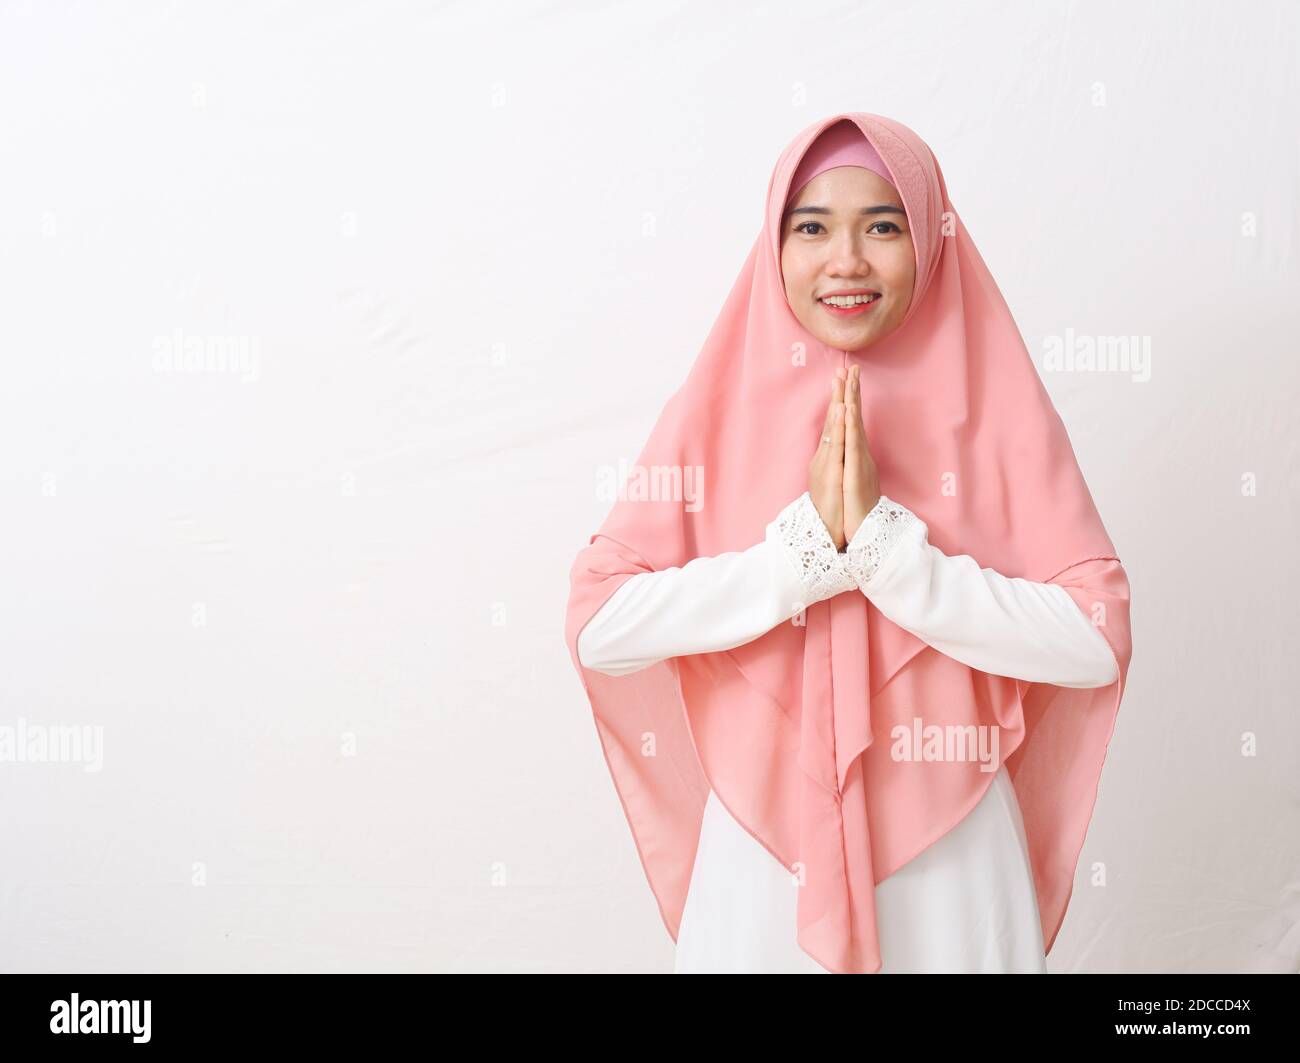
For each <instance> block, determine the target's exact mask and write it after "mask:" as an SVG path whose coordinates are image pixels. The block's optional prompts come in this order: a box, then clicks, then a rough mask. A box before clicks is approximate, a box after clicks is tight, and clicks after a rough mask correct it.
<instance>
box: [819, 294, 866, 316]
mask: <svg viewBox="0 0 1300 1063" xmlns="http://www.w3.org/2000/svg"><path fill="white" fill-rule="evenodd" d="M880 300H881V296H880V294H879V293H876V295H875V297H874V298H873V299H870V300H869V301H867V302H865V303H854V304H853V305H852V306H835V305H834V304H832V303H826V302H823V301H822V300H821V299H818V300H817V305H818V306H820V307H821V308H822V309H823V310H825V311H826V312H827V313H829V314H834V315H835V316H836V317H855V316H857V315H858V314H865V313H866V312H867V311H868V310H870V309H871V308H872V307H873V306H875V305H876V304H877V303H878V302H880Z"/></svg>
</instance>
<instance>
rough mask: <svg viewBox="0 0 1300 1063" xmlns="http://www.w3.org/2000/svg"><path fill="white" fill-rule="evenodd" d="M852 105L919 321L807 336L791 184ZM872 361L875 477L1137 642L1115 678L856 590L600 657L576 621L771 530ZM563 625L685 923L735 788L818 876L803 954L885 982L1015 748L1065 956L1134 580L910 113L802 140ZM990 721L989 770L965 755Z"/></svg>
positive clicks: (616, 770) (803, 884) (662, 893)
mask: <svg viewBox="0 0 1300 1063" xmlns="http://www.w3.org/2000/svg"><path fill="white" fill-rule="evenodd" d="M844 120H847V121H850V122H853V123H854V124H856V125H857V127H858V129H859V130H860V131H861V132H862V134H863V135H864V136H866V137H867V138H868V140H869V142H870V143H871V145H872V146H873V147H874V148H875V149H876V151H877V152H878V153H879V154H880V156H881V158H882V159H884V160H885V162H886V164H887V165H888V167H889V170H890V172H891V174H892V175H893V178H894V180H893V183H894V185H895V187H896V188H897V189H898V191H899V194H900V195H901V197H902V200H903V206H904V208H905V210H906V213H907V217H908V221H909V227H910V229H911V233H912V241H913V246H914V249H915V253H916V282H915V288H914V291H913V296H912V300H911V303H910V305H909V307H908V310H907V313H906V316H905V317H904V319H903V321H902V323H901V324H900V326H899V327H898V328H897V329H895V330H894V331H893V332H891V333H890V334H888V335H887V336H885V337H883V338H882V339H880V340H879V341H877V342H876V343H874V344H873V345H871V346H869V347H867V348H865V349H863V350H861V351H843V350H837V349H834V348H831V347H828V346H826V345H825V344H823V343H822V342H821V341H819V340H818V339H816V337H814V336H813V335H812V334H811V333H810V332H809V331H807V330H806V329H805V328H804V327H803V326H802V325H801V324H800V322H799V321H798V319H797V318H796V317H795V315H794V312H793V311H792V310H791V308H790V305H789V303H788V302H787V301H786V297H785V291H784V284H783V281H782V275H781V246H780V241H781V223H782V217H781V215H782V212H783V208H784V205H785V202H786V196H787V193H788V191H789V189H790V183H791V178H792V175H793V174H794V172H795V170H796V168H797V167H798V165H799V163H800V160H801V159H802V158H803V155H804V153H805V151H806V150H807V149H808V148H809V146H810V145H811V144H812V143H813V142H814V141H815V140H816V139H817V137H818V136H819V135H820V134H821V133H822V132H823V131H824V130H827V129H828V128H830V127H831V126H833V125H834V124H835V123H837V122H839V121H844ZM853 364H857V365H859V366H860V367H861V391H862V415H863V420H864V423H865V427H866V437H867V443H868V447H869V449H870V451H871V455H872V457H873V459H874V460H875V463H876V466H877V469H878V471H879V476H880V490H881V491H882V492H883V493H884V494H886V495H888V496H889V497H890V498H892V499H894V500H896V501H898V502H900V503H902V504H903V505H905V506H907V507H908V508H909V509H911V510H912V511H913V512H914V513H916V514H917V515H918V516H919V517H921V519H923V520H924V521H925V522H926V523H927V525H928V527H929V532H930V542H931V543H932V544H933V545H935V546H937V547H938V548H939V549H941V550H943V551H944V552H945V553H948V554H970V555H971V556H973V557H974V558H975V559H976V560H977V561H978V562H979V564H980V565H981V567H987V568H993V569H995V570H996V571H998V572H1000V573H1002V574H1003V575H1005V576H1010V577H1022V578H1024V579H1026V580H1030V581H1035V582H1042V583H1048V582H1050V583H1055V584H1059V585H1060V586H1062V587H1063V588H1065V590H1066V591H1067V592H1068V593H1069V594H1070V596H1071V597H1072V598H1073V599H1074V601H1075V602H1076V603H1077V604H1078V605H1079V607H1080V608H1081V609H1083V610H1084V611H1085V612H1086V613H1087V614H1088V615H1089V617H1090V618H1091V619H1092V620H1093V622H1094V623H1095V624H1096V625H1097V626H1098V630H1100V631H1101V633H1102V634H1103V635H1104V636H1105V638H1106V640H1107V642H1108V643H1109V645H1110V647H1111V650H1112V651H1113V652H1114V654H1115V658H1116V662H1117V665H1118V678H1117V679H1116V681H1115V682H1114V683H1112V684H1111V685H1110V686H1108V687H1104V688H1095V689H1076V688H1066V687H1060V686H1056V685H1053V684H1047V683H1029V682H1024V681H1021V680H1018V679H1014V678H1009V677H1005V676H997V675H991V674H988V673H985V672H981V671H978V670H976V669H972V668H970V667H968V666H966V665H963V664H960V663H959V662H957V661H955V660H954V659H952V658H950V657H947V656H946V655H944V654H942V653H940V652H938V651H937V650H935V649H933V648H932V647H930V646H927V645H926V644H925V642H923V641H922V640H921V639H919V638H917V637H915V636H914V635H912V634H910V633H909V632H907V631H905V630H903V629H902V628H900V627H898V626H896V625H895V624H893V623H892V622H891V621H890V620H889V619H888V618H887V617H885V616H884V615H883V614H881V613H880V612H879V610H877V609H876V608H875V607H874V606H873V605H872V604H871V602H870V601H869V600H868V598H867V597H866V596H865V595H864V594H862V593H860V592H856V591H855V592H848V593H843V594H839V595H836V596H834V597H832V598H829V599H826V600H823V601H820V602H817V603H815V604H813V605H811V606H809V607H808V608H807V609H806V610H804V611H803V612H802V613H801V614H800V615H798V616H796V617H794V618H793V619H792V621H791V622H789V623H782V624H779V625H778V626H777V627H775V628H773V629H772V630H771V631H769V632H767V633H766V634H764V635H762V636H761V637H759V638H757V639H755V640H753V641H752V642H749V643H746V644H745V645H743V646H738V647H735V648H734V649H730V650H726V651H723V652H716V653H702V654H689V655H683V656H680V657H673V658H669V659H667V660H665V661H661V662H659V663H657V664H654V665H651V666H649V667H647V668H644V669H641V670H640V671H637V672H634V673H631V674H629V675H622V676H617V677H613V676H607V675H604V674H602V673H600V672H596V671H594V670H591V669H588V668H585V667H584V666H583V665H582V663H581V660H580V658H579V656H578V649H577V643H578V635H579V633H580V632H581V630H582V628H583V626H584V625H585V624H586V623H587V621H588V620H590V619H591V617H592V616H594V615H595V614H596V612H597V611H598V610H599V609H600V607H601V606H602V605H603V604H604V602H605V601H606V600H607V599H608V598H609V597H610V595H612V594H613V593H614V591H616V590H617V589H618V587H619V586H621V585H622V584H623V583H624V582H625V581H626V580H628V579H630V578H631V577H632V576H633V575H636V574H637V573H641V572H652V571H662V570H664V569H667V568H671V567H677V566H682V565H684V564H686V563H687V562H688V561H690V560H691V559H692V558H695V557H700V556H711V555H716V554H720V553H724V552H728V551H735V550H744V549H747V548H748V547H750V546H752V545H754V544H755V543H757V542H759V541H760V540H761V539H762V538H763V535H764V530H765V527H766V524H767V522H768V521H770V520H771V519H772V518H773V517H774V516H775V515H776V514H777V513H778V512H779V511H780V510H781V508H782V507H783V506H784V505H785V504H786V503H788V502H789V501H790V500H791V499H793V498H795V497H796V496H798V495H799V494H800V493H801V492H803V491H804V490H806V489H807V486H808V464H809V461H810V459H811V457H812V454H813V451H814V449H815V448H816V446H817V444H818V442H819V440H820V436H821V429H822V423H823V420H824V418H825V414H826V406H827V401H828V398H829V387H830V378H831V376H832V374H833V372H834V371H835V368H836V367H838V366H841V365H842V366H846V367H847V366H850V365H853ZM633 371H634V367H631V366H627V367H623V368H622V369H621V370H620V372H621V373H631V372H633ZM565 637H566V641H567V644H568V647H569V652H570V656H571V658H572V660H573V663H574V667H575V668H576V669H577V671H578V674H579V676H580V678H581V680H582V685H583V688H584V690H585V691H586V694H587V696H588V699H589V701H590V703H591V707H592V711H593V713H594V717H595V722H596V728H597V733H598V735H599V738H600V742H601V746H602V749H603V751H604V754H605V759H606V762H607V764H608V767H609V770H610V773H611V776H612V778H613V781H614V784H615V789H616V791H617V793H618V795H619V798H620V800H621V802H622V805H623V809H624V812H625V814H626V816H627V819H628V822H629V824H630V826H631V830H632V834H633V838H634V840H635V843H636V846H637V851H638V853H639V855H640V858H641V861H642V864H643V866H644V868H645V872H646V875H647V878H648V879H649V883H650V886H651V889H652V890H653V892H654V895H655V898H656V900H657V901H658V904H659V909H660V912H661V914H662V917H663V920H664V923H665V925H666V926H667V928H668V932H669V934H670V935H671V936H672V938H673V940H674V941H676V939H677V933H678V927H679V925H680V922H681V916H682V910H683V907H684V905H685V900H686V894H687V888H688V886H689V884H690V876H691V870H692V866H693V863H694V858H695V850H696V847H697V843H698V841H699V835H700V825H701V821H702V817H703V811H704V805H705V800H706V798H707V796H708V793H709V790H710V789H712V790H713V791H714V792H715V793H716V794H717V795H718V798H719V800H721V801H722V803H723V804H724V805H725V806H726V808H727V810H728V811H729V812H730V813H731V814H732V816H734V817H735V819H736V820H737V821H738V822H739V823H740V824H741V825H742V826H743V827H744V828H745V829H746V830H747V831H748V832H749V833H750V834H751V835H753V836H754V837H755V838H756V839H757V840H758V841H759V842H760V843H761V844H762V845H763V846H764V847H765V848H766V849H767V850H768V851H769V852H770V853H772V855H773V856H774V857H775V858H776V859H778V860H779V861H781V863H782V864H783V865H784V866H785V867H787V868H788V869H790V871H791V873H792V875H793V876H795V878H796V880H797V881H798V882H799V896H798V919H797V928H796V932H797V940H798V943H799V945H800V947H801V948H802V949H803V950H804V951H805V952H807V953H808V954H809V955H810V956H812V957H813V958H814V959H815V960H816V961H817V962H818V963H820V964H821V965H822V966H823V967H825V968H826V969H828V970H830V971H833V972H836V973H865V974H874V973H876V972H877V971H879V969H880V967H881V955H880V947H879V937H878V933H877V927H876V921H875V886H876V883H878V882H881V881H883V880H884V879H885V878H886V877H888V876H889V875H890V874H891V873H893V872H894V871H896V870H897V869H898V868H900V867H901V866H902V865H903V864H905V863H906V862H907V861H909V860H910V859H912V858H913V857H915V856H917V855H918V854H919V853H921V852H922V851H923V850H925V849H926V848H927V847H928V846H929V845H931V844H932V843H934V842H935V841H937V840H938V839H939V838H940V837H941V836H943V835H944V834H945V833H947V832H948V831H949V830H951V829H952V828H953V827H954V826H956V825H957V824H958V823H959V822H960V821H961V820H962V818H963V817H964V816H965V815H966V814H967V813H968V812H970V811H971V810H972V809H973V808H974V807H975V805H976V804H977V803H978V802H979V799H980V798H981V797H982V796H983V794H984V792H985V791H986V790H987V788H988V787H989V785H990V784H991V782H992V780H993V777H994V774H995V772H996V769H997V767H998V766H999V764H1001V763H1005V764H1006V765H1007V769H1008V772H1009V773H1010V775H1011V778H1012V781H1013V783H1014V785H1015V790H1016V796H1017V800H1018V801H1019V803H1020V806H1021V812H1022V815H1023V818H1024V824H1025V832H1026V836H1027V839H1028V844H1029V852H1030V861H1031V864H1032V868H1033V874H1034V884H1035V889H1036V892H1037V896H1038V902H1039V911H1040V914H1041V918H1042V923H1043V937H1044V941H1045V942H1046V946H1047V950H1048V952H1050V951H1051V947H1052V944H1053V942H1054V941H1055V939H1056V934H1057V931H1058V929H1059V928H1060V925H1061V922H1062V920H1063V919H1064V917H1065V910H1066V907H1067V905H1068V903H1069V899H1070V895H1071V891H1072V888H1073V881H1074V873H1075V869H1076V866H1077V863H1078V859H1079V852H1080V850H1081V848H1082V846H1083V840H1084V835H1085V834H1086V832H1087V828H1088V823H1089V821H1090V819H1091V816H1092V809H1093V805H1094V802H1095V799H1096V792H1097V785H1098V781H1099V778H1100V774H1101V767H1102V762H1103V760H1104V758H1105V753H1106V747H1107V745H1108V743H1109V741H1110V736H1111V734H1112V732H1113V729H1114V725H1115V719H1116V714H1117V712H1118V710H1119V704H1120V700H1121V698H1122V696H1123V689H1124V684H1125V680H1126V677H1127V673H1128V665H1129V660H1130V657H1131V654H1132V646H1131V638H1130V629H1129V586H1128V579H1127V576H1126V575H1125V573H1124V570H1123V568H1122V566H1121V564H1120V561H1119V558H1118V557H1117V556H1116V554H1115V548H1114V546H1113V544H1112V543H1111V540H1110V537H1109V535H1108V534H1107V532H1106V529H1105V527H1104V526H1103V524H1102V521H1101V517H1100V515H1099V514H1098V512H1097V508H1096V505H1095V504H1094V502H1093V498H1092V495H1091V493H1090V492H1089V490H1088V486H1087V484H1086V483H1085V481H1084V478H1083V474H1082V472H1081V471H1080V469H1079V466H1078V462H1077V460H1076V458H1075V455H1074V451H1073V448H1072V446H1071V444H1070V440H1069V437H1068V435H1067V434H1066V430H1065V426H1064V425H1063V423H1062V421H1061V419H1060V417H1059V415H1058V414H1057V412H1056V410H1055V408H1054V407H1053V405H1052V402H1051V400H1050V398H1049V396H1048V394H1047V392H1046V390H1045V389H1044V387H1043V385H1042V382H1041V381H1040V379H1039V377H1038V373H1037V372H1036V370H1035V368H1034V366H1033V363H1032V361H1031V360H1030V357H1029V353H1028V351H1027V350H1026V347H1025V343H1024V341H1023V339H1022V338H1021V336H1020V332H1019V330H1018V328H1017V327H1016V324H1015V321H1014V320H1013V318H1012V315H1011V312H1010V310H1009V308H1008V307H1007V305H1006V302H1005V301H1004V299H1003V298H1002V295H1001V293H1000V292H999V291H998V288H997V285H996V284H995V283H994V281H993V278H992V276H991V275H990V273H989V271H988V268H987V267H986V266H985V264H984V261H983V259H982V258H981V257H980V254H979V252H978V251H977V250H976V248H975V245H974V244H973V243H972V241H971V239H970V236H969V235H968V233H967V232H966V229H965V227H964V226H963V225H962V222H961V219H960V217H958V215H957V212H956V210H955V209H954V208H953V206H952V203H951V202H950V200H949V198H948V193H947V189H946V187H945V184H944V179H943V174H942V172H941V170H940V168H939V164H938V161H937V160H936V159H935V157H934V155H933V153H932V152H931V151H930V149H929V147H928V146H927V145H926V144H925V143H924V141H922V140H921V139H920V138H919V137H918V136H917V135H916V134H915V133H913V132H912V131H911V130H910V129H908V128H907V127H906V126H903V125H901V124H900V123H898V122H895V121H893V120H891V119H888V118H883V117H881V116H879V115H872V114H864V113H858V112H853V113H843V114H839V115H834V116H832V117H830V118H826V119H823V120H821V121H818V122H816V123H814V124H813V125H810V126H809V127H807V128H806V129H804V130H803V131H802V132H801V133H800V134H799V135H798V136H797V137H795V139H794V140H793V141H792V142H791V143H790V144H789V145H788V146H787V147H786V149H785V150H784V151H783V152H782V154H781V156H780V158H779V159H778V160H777V163H776V167H775V170H774V171H773V173H772V176H771V180H770V182H769V184H768V190H767V206H766V213H765V217H764V220H763V225H762V228H761V231H760V233H759V236H758V238H757V240H756V241H755V243H754V245H753V248H752V249H751V250H750V252H749V254H748V256H747V258H746V259H745V262H744V265H743V266H742V268H741V270H740V275H739V277H738V278H737V279H736V282H735V284H734V286H733V288H732V290H731V293H730V295H729V296H728V298H727V300H726V303H725V305H724V306H723V307H722V310H721V312H720V313H719V315H718V317H717V319H716V321H715V322H714V325H713V327H712V328H711V330H710V332H709V334H708V336H707V338H706V340H705V343H704V346H703V349H702V350H701V351H700V353H699V355H698V357H697V358H696V360H695V362H694V364H693V365H692V367H691V369H690V371H689V373H688V374H687V376H686V379H685V381H684V383H683V384H682V385H681V387H680V388H679V389H678V390H677V391H676V392H675V393H674V394H673V395H672V396H671V397H670V398H669V399H668V401H667V403H666V404H665V406H664V408H663V410H662V412H661V413H660V415H659V418H658V419H657V421H656V423H655V425H654V427H653V429H652V431H651V433H650V436H649V439H648V440H647V441H646V443H645V446H644V448H643V449H642V451H641V454H640V457H639V458H638V460H637V463H636V465H635V466H634V467H633V469H632V474H631V476H630V477H629V478H628V481H627V484H626V485H625V489H624V490H623V491H621V492H620V497H619V499H618V500H617V501H616V502H615V503H614V505H613V507H612V508H611V510H610V512H609V514H608V516H607V517H606V519H605V521H604V523H603V524H602V525H601V526H600V529H599V530H598V531H596V532H595V533H593V534H592V535H591V536H590V538H589V539H588V541H587V545H586V546H585V547H583V549H582V550H581V551H580V552H579V553H578V556H577V558H576V560H575V561H574V563H573V566H572V569H571V572H570V597H569V602H568V607H567V613H566V623H565ZM913 735H921V736H923V737H926V738H928V739H929V743H928V744H927V745H926V746H925V747H924V750H923V751H921V752H918V750H917V748H916V747H915V746H914V745H912V744H911V743H909V742H907V741H905V740H904V739H905V736H913ZM990 735H993V736H995V738H996V742H997V746H996V757H995V758H994V759H993V761H992V762H991V763H989V762H987V760H986V761H985V762H981V760H980V759H979V758H978V757H976V756H974V755H973V754H972V753H970V752H967V753H966V754H964V755H963V754H962V753H960V752H959V751H955V747H953V746H951V744H950V745H949V746H948V747H947V748H946V749H945V747H944V740H945V738H948V739H951V738H952V737H953V736H956V737H958V738H961V737H966V738H970V737H973V736H982V737H984V738H985V739H986V740H987V738H988V736H990ZM989 748H992V747H989Z"/></svg>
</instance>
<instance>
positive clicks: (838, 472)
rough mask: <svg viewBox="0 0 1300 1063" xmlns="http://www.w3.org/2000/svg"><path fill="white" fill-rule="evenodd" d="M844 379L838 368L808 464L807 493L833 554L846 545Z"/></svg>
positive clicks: (842, 372)
mask: <svg viewBox="0 0 1300 1063" xmlns="http://www.w3.org/2000/svg"><path fill="white" fill-rule="evenodd" d="M844 379H845V371H844V369H843V368H842V367H841V368H840V369H837V370H836V372H835V379H834V381H833V382H832V384H831V398H830V402H829V404H828V405H827V407H826V423H825V424H824V425H823V426H822V438H821V441H820V442H819V444H818V446H817V450H816V451H815V452H814V453H813V457H812V461H811V462H809V464H808V493H809V494H810V495H811V496H812V500H813V504H814V505H815V506H816V507H817V512H818V513H819V514H820V515H821V518H822V523H823V524H825V525H826V530H827V531H829V532H830V533H831V539H833V540H834V542H835V549H837V550H843V549H844V547H845V546H846V545H847V544H846V542H845V540H844ZM828 440H829V441H828Z"/></svg>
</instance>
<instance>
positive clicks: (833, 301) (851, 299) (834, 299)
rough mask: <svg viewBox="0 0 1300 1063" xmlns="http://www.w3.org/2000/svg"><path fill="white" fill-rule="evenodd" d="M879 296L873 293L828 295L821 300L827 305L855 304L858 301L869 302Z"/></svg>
mask: <svg viewBox="0 0 1300 1063" xmlns="http://www.w3.org/2000/svg"><path fill="white" fill-rule="evenodd" d="M877 298H879V296H875V295H828V296H826V298H824V299H823V300H822V302H823V303H826V304H827V305H829V306H857V305H858V304H859V303H869V302H871V300H873V299H877Z"/></svg>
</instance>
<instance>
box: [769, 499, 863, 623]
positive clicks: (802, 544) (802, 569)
mask: <svg viewBox="0 0 1300 1063" xmlns="http://www.w3.org/2000/svg"><path fill="white" fill-rule="evenodd" d="M768 527H769V537H770V538H774V539H775V541H776V542H778V543H779V544H780V546H781V549H782V551H783V552H784V553H785V555H786V556H787V557H788V558H789V559H790V563H791V564H792V565H794V567H795V570H796V571H797V572H798V573H799V579H800V582H801V583H802V584H803V587H804V592H805V594H806V595H807V604H809V605H811V604H812V603H813V602H820V601H822V600H823V599H825V598H830V597H832V596H834V595H836V594H840V593H841V592H843V591H847V590H851V589H852V588H854V587H855V586H856V584H855V583H854V582H853V576H852V575H850V574H849V572H848V570H847V569H846V568H845V565H844V561H845V555H844V554H842V553H840V552H839V550H837V549H836V547H835V541H834V540H833V539H832V538H831V533H830V532H829V531H827V530H826V525H825V524H824V523H823V522H822V518H821V514H820V513H818V512H817V506H816V505H815V504H814V502H813V500H812V495H811V494H809V493H808V492H807V491H805V492H804V493H803V494H801V495H800V496H799V497H798V498H796V499H795V500H794V501H793V502H791V503H790V504H789V505H788V506H786V507H785V508H784V509H783V510H781V512H780V513H778V514H777V516H776V519H775V520H774V521H772V523H771V524H770V525H769V526H768Z"/></svg>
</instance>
